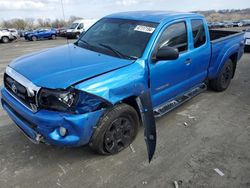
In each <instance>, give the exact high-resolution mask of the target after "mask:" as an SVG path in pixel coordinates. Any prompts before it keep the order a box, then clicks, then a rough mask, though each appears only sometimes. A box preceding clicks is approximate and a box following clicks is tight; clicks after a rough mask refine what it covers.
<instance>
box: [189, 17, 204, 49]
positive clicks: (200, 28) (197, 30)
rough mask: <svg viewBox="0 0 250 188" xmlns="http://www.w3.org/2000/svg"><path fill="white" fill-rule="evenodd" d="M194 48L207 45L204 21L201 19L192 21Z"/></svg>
mask: <svg viewBox="0 0 250 188" xmlns="http://www.w3.org/2000/svg"><path fill="white" fill-rule="evenodd" d="M191 25H192V33H193V43H194V48H198V47H200V46H202V45H203V44H205V43H206V34H205V28H204V24H203V21H202V20H200V19H197V20H191Z"/></svg>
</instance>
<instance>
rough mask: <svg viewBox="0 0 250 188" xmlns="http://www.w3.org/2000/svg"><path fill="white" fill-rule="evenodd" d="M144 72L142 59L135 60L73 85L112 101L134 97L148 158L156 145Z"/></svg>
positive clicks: (153, 120)
mask: <svg viewBox="0 0 250 188" xmlns="http://www.w3.org/2000/svg"><path fill="white" fill-rule="evenodd" d="M148 75H149V74H148V67H147V65H146V63H145V61H143V60H137V61H135V62H134V63H133V64H131V65H128V66H125V67H123V68H120V69H118V70H115V71H112V72H108V73H105V74H103V75H99V76H97V77H95V78H91V79H89V80H85V81H84V82H82V83H79V84H77V85H75V86H74V87H75V88H76V89H79V90H82V91H85V92H88V93H91V94H93V95H96V96H98V97H101V98H103V99H105V100H107V101H108V102H110V103H111V104H113V105H115V104H117V103H119V102H120V101H122V100H124V99H126V98H128V97H136V102H137V105H138V107H139V109H140V114H141V117H142V123H143V126H144V137H145V142H146V144H147V150H148V159H149V162H150V161H151V159H152V157H153V155H154V152H155V148H156V127H155V119H154V114H153V107H152V101H151V95H150V89H149V85H148V83H149V82H148V80H149V76H148Z"/></svg>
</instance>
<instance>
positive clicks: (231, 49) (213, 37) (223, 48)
mask: <svg viewBox="0 0 250 188" xmlns="http://www.w3.org/2000/svg"><path fill="white" fill-rule="evenodd" d="M209 35H210V42H211V59H210V65H209V69H208V70H209V71H208V72H209V73H208V78H209V79H213V78H215V77H216V76H217V75H218V71H219V70H220V69H221V67H220V66H221V65H223V64H224V62H225V61H226V60H227V59H228V58H230V56H231V58H233V59H234V60H235V61H238V60H239V59H240V57H241V56H242V54H243V52H244V33H243V32H237V31H225V30H209Z"/></svg>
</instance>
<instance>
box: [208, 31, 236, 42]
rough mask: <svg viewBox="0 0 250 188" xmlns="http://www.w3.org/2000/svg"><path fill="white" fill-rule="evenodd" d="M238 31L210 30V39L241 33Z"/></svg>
mask: <svg viewBox="0 0 250 188" xmlns="http://www.w3.org/2000/svg"><path fill="white" fill-rule="evenodd" d="M239 33H240V32H237V31H225V30H209V35H210V41H211V42H213V41H215V40H218V39H222V38H227V37H231V36H232V35H235V34H239Z"/></svg>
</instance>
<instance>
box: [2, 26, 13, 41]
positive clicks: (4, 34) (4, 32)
mask: <svg viewBox="0 0 250 188" xmlns="http://www.w3.org/2000/svg"><path fill="white" fill-rule="evenodd" d="M12 40H14V36H13V35H12V33H11V32H10V31H8V29H0V41H1V42H2V43H8V42H10V41H12Z"/></svg>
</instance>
